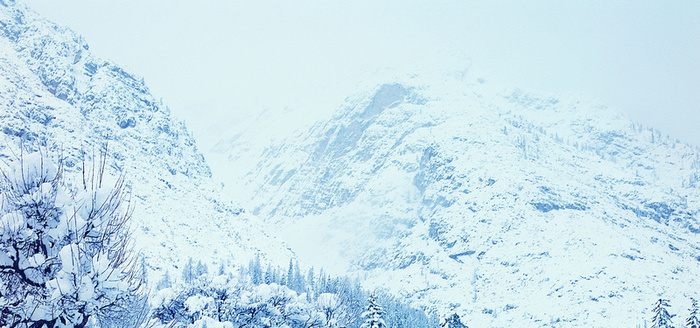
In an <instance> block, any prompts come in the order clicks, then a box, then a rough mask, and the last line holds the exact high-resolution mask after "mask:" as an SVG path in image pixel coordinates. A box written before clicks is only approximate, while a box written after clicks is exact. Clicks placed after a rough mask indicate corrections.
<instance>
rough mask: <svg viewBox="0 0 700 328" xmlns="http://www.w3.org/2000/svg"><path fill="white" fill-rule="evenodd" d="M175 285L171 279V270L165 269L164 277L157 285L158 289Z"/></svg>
mask: <svg viewBox="0 0 700 328" xmlns="http://www.w3.org/2000/svg"><path fill="white" fill-rule="evenodd" d="M172 286H173V283H172V281H170V271H168V270H165V274H164V275H163V278H162V279H161V280H160V281H158V284H157V285H156V289H157V290H161V289H165V288H170V287H172Z"/></svg>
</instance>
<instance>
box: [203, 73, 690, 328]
mask: <svg viewBox="0 0 700 328" xmlns="http://www.w3.org/2000/svg"><path fill="white" fill-rule="evenodd" d="M257 124H258V126H257V128H256V127H250V126H249V127H247V129H248V130H251V131H252V130H256V129H258V130H261V129H262V127H264V126H266V124H267V122H266V121H259V122H258V123H257ZM229 135H236V132H235V131H232V132H230V133H229ZM256 140H257V139H256V135H253V134H245V133H244V134H239V135H238V137H237V138H236V139H235V140H231V139H224V140H222V142H221V143H220V144H219V145H218V146H217V148H215V151H216V150H219V151H224V152H223V153H222V154H221V155H220V156H219V157H218V158H219V159H220V158H226V157H227V156H226V154H227V153H226V152H225V151H227V149H228V150H230V151H231V153H230V154H231V155H230V156H228V160H229V161H230V162H229V163H228V164H225V163H218V164H216V165H215V167H217V166H224V165H229V166H233V167H236V166H237V165H241V166H247V167H250V168H251V169H250V170H249V172H247V173H246V174H240V172H237V173H236V174H235V176H234V175H231V176H230V177H229V179H228V180H227V181H226V184H227V186H231V191H230V192H231V193H234V192H235V193H236V194H237V195H238V199H240V200H241V202H242V204H244V206H245V207H246V208H248V209H250V210H251V211H252V212H253V213H255V214H257V215H259V216H260V217H261V218H263V219H265V220H266V221H268V222H270V223H273V224H275V226H276V227H277V229H278V231H280V233H282V234H283V235H284V236H285V237H284V238H285V241H286V242H287V243H288V244H289V245H290V246H292V249H294V250H295V252H296V253H297V254H298V255H299V257H300V258H301V259H302V260H305V261H307V263H311V264H314V265H318V266H324V267H326V269H330V271H334V272H343V273H350V274H352V275H356V276H359V277H363V278H365V283H364V285H365V287H368V288H370V289H373V288H388V289H389V290H391V291H393V292H395V293H398V294H400V295H404V296H405V297H407V298H408V299H410V300H412V301H413V302H415V304H419V305H424V306H427V307H429V308H434V309H436V310H438V311H440V312H441V313H449V312H451V311H455V312H457V313H458V314H460V315H461V316H462V318H463V319H464V320H463V322H465V323H466V324H467V325H468V326H470V327H506V326H513V325H516V326H522V327H551V326H557V327H559V326H561V327H613V326H621V325H623V326H634V325H637V324H639V325H643V324H644V320H646V321H649V320H650V318H651V312H650V306H651V304H652V303H653V302H654V301H655V300H656V299H658V298H659V297H665V298H669V299H671V301H672V302H671V303H672V305H674V309H673V310H672V311H675V313H678V314H679V315H680V316H681V317H682V316H685V314H686V313H685V309H686V308H687V307H688V306H689V304H690V300H689V297H696V298H697V297H698V293H700V292H698V291H697V290H694V287H693V286H697V284H698V282H699V280H698V272H700V238H699V237H700V235H699V234H698V233H700V222H698V220H697V215H698V213H699V212H700V197H699V196H700V193H699V192H698V187H699V186H700V185H698V181H699V180H698V178H699V177H700V175H699V172H698V169H699V168H700V152H699V151H698V149H697V148H695V147H691V146H689V145H686V144H682V143H679V142H678V141H676V140H671V139H669V138H668V137H666V136H664V135H663V134H661V133H660V132H659V131H656V130H654V129H652V128H649V127H643V126H641V125H638V124H635V123H633V122H631V121H629V120H628V119H627V118H625V117H624V116H622V115H620V114H618V113H617V112H616V111H615V110H613V109H610V108H607V107H605V106H602V105H600V104H598V103H597V102H596V101H595V100H592V99H587V98H585V97H583V96H579V95H541V94H536V93H533V92H529V91H523V90H520V89H513V88H504V87H500V86H493V85H491V84H490V83H489V82H487V81H486V80H485V79H484V78H482V77H481V76H480V75H479V74H478V73H475V72H473V71H470V70H466V71H462V72H460V74H451V75H449V74H444V73H443V72H440V73H439V74H416V75H408V76H406V77H401V78H394V79H390V80H385V81H383V82H381V83H376V84H374V85H373V86H370V87H368V88H367V91H363V92H360V93H358V94H356V95H355V96H352V97H350V98H348V99H347V101H346V103H345V104H343V105H342V106H341V107H340V108H339V109H338V110H337V111H336V113H335V115H334V116H333V117H332V118H330V119H328V120H323V121H320V122H317V123H316V124H314V125H313V126H312V127H311V128H310V129H307V130H302V131H298V132H297V133H295V134H287V135H286V136H284V137H279V138H265V140H266V141H269V140H272V141H271V142H268V143H267V144H265V143H260V142H259V141H256ZM226 142H232V144H230V145H228V146H227V145H226V144H225V143H226ZM236 145H247V149H246V148H243V149H241V148H236ZM233 149H236V150H235V151H233ZM251 163H255V164H252V165H251ZM234 189H235V191H234Z"/></svg>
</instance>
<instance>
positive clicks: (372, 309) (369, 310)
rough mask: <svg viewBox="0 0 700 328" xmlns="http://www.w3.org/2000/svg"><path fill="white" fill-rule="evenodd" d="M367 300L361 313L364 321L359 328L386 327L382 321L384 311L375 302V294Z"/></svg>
mask: <svg viewBox="0 0 700 328" xmlns="http://www.w3.org/2000/svg"><path fill="white" fill-rule="evenodd" d="M367 301H368V302H369V304H368V305H367V307H366V308H365V312H364V313H362V317H363V318H365V322H364V323H363V324H362V325H361V326H360V328H386V323H385V322H384V315H385V314H386V312H384V310H383V309H382V307H381V306H380V305H379V304H377V296H376V295H374V294H372V295H371V296H370V297H369V299H368V300H367Z"/></svg>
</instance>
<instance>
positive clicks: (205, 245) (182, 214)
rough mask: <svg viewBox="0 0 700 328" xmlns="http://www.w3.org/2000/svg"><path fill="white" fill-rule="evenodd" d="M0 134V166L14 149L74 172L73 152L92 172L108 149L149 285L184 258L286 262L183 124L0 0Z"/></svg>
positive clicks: (57, 30)
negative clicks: (127, 198) (125, 192)
mask: <svg viewBox="0 0 700 328" xmlns="http://www.w3.org/2000/svg"><path fill="white" fill-rule="evenodd" d="M0 131H1V133H0V139H1V141H0V158H1V159H3V160H5V161H16V160H19V158H20V157H21V156H22V155H21V154H20V153H21V152H20V150H19V148H20V147H19V145H20V144H22V145H23V147H24V148H26V149H25V150H24V155H25V157H24V159H25V161H26V162H25V163H26V164H27V165H30V166H31V165H33V164H32V162H34V161H37V160H40V158H35V157H37V155H30V156H26V155H27V153H29V152H31V151H37V150H42V151H43V152H44V153H45V154H46V156H47V157H46V158H45V159H44V161H47V159H49V158H50V159H55V158H56V157H58V156H63V157H64V158H65V160H64V162H63V169H64V171H65V174H67V175H76V176H79V175H80V174H81V172H82V171H83V168H82V165H83V160H82V158H83V156H82V155H81V153H82V152H85V153H87V155H86V158H87V161H86V163H88V164H87V165H88V167H87V168H86V170H85V171H86V172H88V171H91V167H90V165H91V163H92V160H91V158H92V159H97V158H98V157H99V153H100V151H101V149H102V148H103V147H104V146H105V145H107V147H108V160H107V169H106V170H107V174H106V177H107V178H110V177H116V176H119V175H120V174H124V175H125V176H126V179H127V184H128V186H129V187H130V188H131V193H132V195H131V201H132V204H131V205H132V207H133V208H134V213H133V219H132V222H131V228H132V230H133V232H134V234H133V237H134V244H135V250H136V251H139V252H142V254H143V255H144V257H145V260H146V261H145V263H146V264H147V266H148V269H149V271H150V273H149V278H150V280H152V282H155V281H158V279H159V275H160V274H162V273H163V272H164V271H165V270H170V271H171V273H176V272H178V270H179V269H178V268H182V267H183V266H184V264H185V263H186V262H187V260H188V258H189V257H194V258H196V259H197V260H201V261H203V262H204V263H209V264H210V265H212V264H216V263H221V262H222V261H234V262H240V263H247V262H248V260H249V259H250V258H251V257H253V256H254V255H255V254H258V253H260V254H261V255H262V257H263V259H264V260H268V261H272V262H276V263H279V264H284V263H287V261H289V258H290V257H292V256H293V254H292V253H291V252H290V251H289V250H288V249H287V247H286V246H284V245H283V244H282V243H281V242H280V241H279V240H278V239H277V238H276V237H274V236H272V235H270V234H269V233H267V232H266V231H265V230H266V229H265V224H264V223H263V222H260V221H259V220H258V219H257V218H256V217H254V216H251V215H249V214H247V213H243V212H242V210H241V208H240V205H237V204H236V203H234V202H233V201H232V200H230V198H228V197H226V196H225V195H224V194H223V193H222V192H221V185H220V184H218V183H215V182H214V181H213V180H212V179H211V173H210V170H209V167H208V166H207V164H206V163H205V162H204V158H203V156H202V155H201V153H200V152H199V151H198V149H197V147H196V143H195V141H194V139H193V138H192V136H191V135H190V133H189V132H188V131H187V129H186V128H185V126H184V124H183V123H182V122H180V121H178V120H175V119H173V118H172V117H171V116H170V113H169V110H168V108H167V106H165V105H164V104H163V103H162V101H159V100H156V99H154V97H153V96H152V95H151V94H150V93H149V90H148V88H147V87H146V86H145V85H144V83H143V81H142V79H141V78H139V77H138V76H136V75H134V74H132V73H130V72H128V71H127V70H125V69H123V68H121V67H119V66H117V65H116V64H114V63H111V62H108V61H104V60H101V59H99V58H95V57H94V56H92V55H91V54H90V52H89V47H88V45H87V43H86V42H85V41H84V40H83V39H82V38H81V37H79V36H77V35H76V34H74V33H73V32H72V31H70V30H68V29H67V28H64V27H61V26H57V25H55V24H53V23H51V22H49V21H46V20H44V19H43V18H41V17H39V16H38V15H37V14H36V13H34V12H32V11H31V10H29V9H27V8H26V7H25V6H23V5H20V4H16V3H14V2H13V1H1V2H0ZM48 162H50V161H48ZM34 167H41V166H37V165H34ZM52 169H54V170H55V168H52V167H51V166H50V165H48V166H46V165H45V166H44V170H52ZM2 221H3V222H5V224H12V222H13V220H12V218H11V217H10V216H7V217H3V218H2ZM1 261H4V259H3V258H0V262H1ZM173 276H176V277H179V274H174V275H173Z"/></svg>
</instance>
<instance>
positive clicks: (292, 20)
mask: <svg viewBox="0 0 700 328" xmlns="http://www.w3.org/2000/svg"><path fill="white" fill-rule="evenodd" d="M24 1H25V3H27V4H28V5H29V6H30V7H31V8H33V9H34V10H36V11H38V12H39V13H41V14H43V15H44V16H46V17H48V18H49V19H51V20H53V21H55V22H57V23H59V24H61V25H67V26H69V27H70V28H72V29H73V30H74V31H76V32H77V33H78V34H81V35H83V36H84V37H85V39H86V40H87V41H88V43H89V44H90V46H91V50H92V52H93V53H94V54H95V55H97V56H99V57H101V58H105V59H109V60H112V61H114V62H116V63H118V64H120V65H123V66H126V67H127V68H129V69H130V70H131V71H132V72H133V73H136V74H137V75H141V76H143V77H144V78H145V80H146V83H147V84H148V86H149V87H150V88H151V90H152V92H153V93H154V95H156V96H157V97H161V98H163V100H164V102H165V103H166V104H168V105H169V107H170V108H171V110H172V111H173V113H174V115H176V116H177V117H179V118H182V119H185V120H186V121H187V123H188V126H190V128H191V130H193V132H194V134H195V136H196V137H197V138H198V139H201V140H199V144H200V146H203V147H204V148H206V147H208V146H211V143H212V142H213V140H215V139H216V136H217V135H216V134H217V133H219V132H221V129H222V128H223V127H224V126H226V125H227V124H229V123H230V121H232V120H235V119H236V118H240V117H244V116H245V115H247V114H249V113H253V112H257V111H259V110H261V109H264V108H273V109H276V108H283V107H289V108H293V109H296V110H300V111H301V112H304V111H308V112H309V113H311V112H317V111H319V109H322V110H326V111H328V112H330V111H333V110H335V109H336V108H337V106H338V105H339V104H340V103H341V102H342V100H343V99H344V98H345V97H346V96H349V95H350V94H352V93H354V92H357V91H360V90H356V86H357V84H358V83H360V82H362V80H363V79H364V78H365V77H366V76H368V75H370V74H372V73H373V72H376V71H381V70H385V69H387V68H392V69H395V70H397V71H406V70H408V69H411V68H414V67H420V66H421V65H423V64H424V63H425V62H433V63H435V62H440V61H443V59H444V61H446V62H447V61H450V60H452V61H454V58H464V65H465V66H466V65H469V62H471V63H473V64H475V65H478V66H480V67H482V68H484V70H485V72H487V73H486V74H487V75H486V78H487V79H490V80H492V81H497V82H498V83H500V84H505V85H512V86H520V87H523V88H525V89H531V90H537V91H542V92H555V93H559V92H575V93H583V94H587V95H590V96H593V97H596V98H598V99H600V101H601V102H602V103H604V104H607V105H608V107H612V108H615V109H617V110H619V111H621V112H623V113H626V114H628V116H630V117H631V118H632V119H633V120H634V121H637V122H640V123H642V124H644V125H646V126H653V127H656V128H657V129H659V130H661V131H662V132H663V133H666V134H669V135H671V136H672V137H674V138H679V139H681V140H682V141H684V142H688V143H693V144H695V145H700V129H699V128H698V127H700V2H698V1H695V0H692V1H609V0H607V1H554V0H552V1H206V0H204V1H180V0H148V1H136V0H132V1H125V0H109V1H107V0H66V1H55V0H24ZM448 57H449V58H448ZM457 61H458V62H459V60H457ZM309 115H311V114H309Z"/></svg>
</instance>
